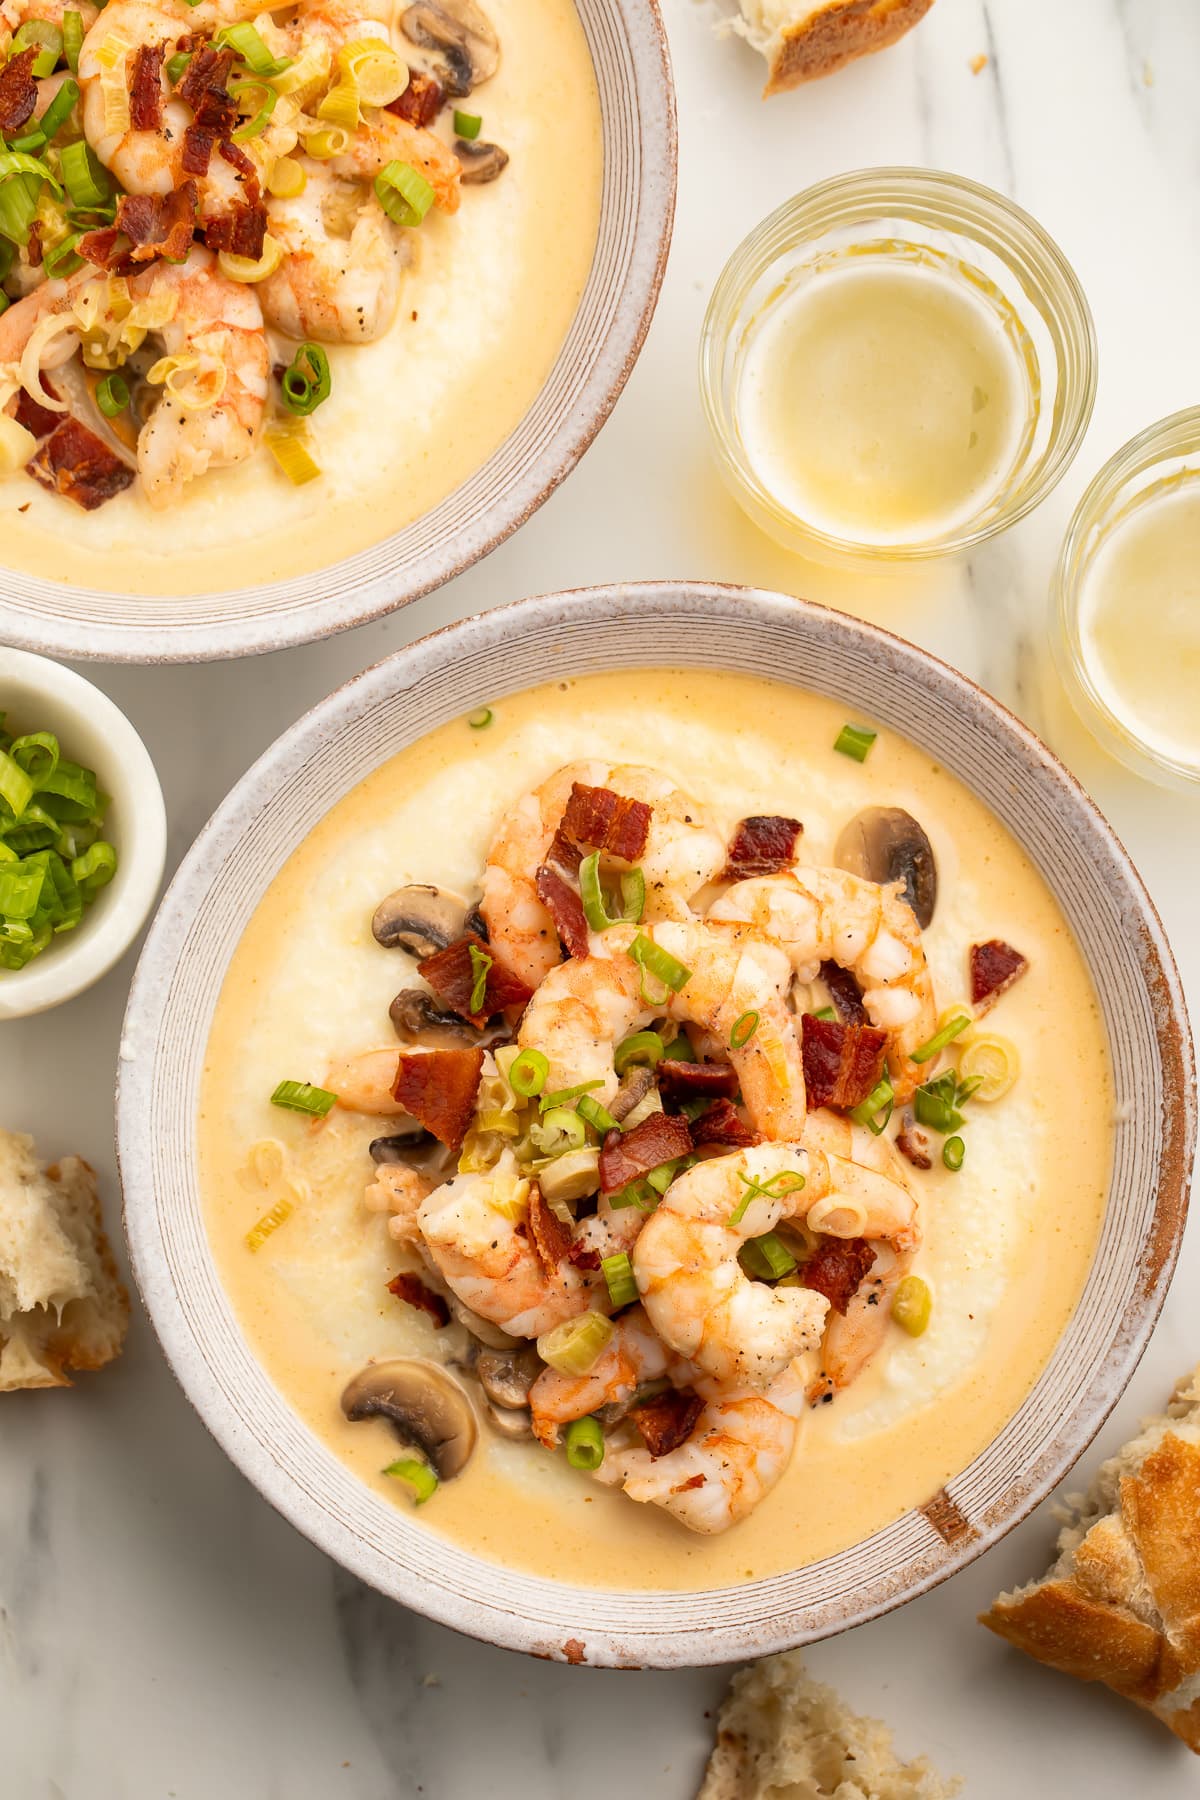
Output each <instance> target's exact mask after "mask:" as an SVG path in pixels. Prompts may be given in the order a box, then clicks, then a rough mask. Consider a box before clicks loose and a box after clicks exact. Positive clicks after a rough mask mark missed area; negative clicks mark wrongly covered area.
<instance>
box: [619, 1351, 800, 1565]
mask: <svg viewBox="0 0 1200 1800" xmlns="http://www.w3.org/2000/svg"><path fill="white" fill-rule="evenodd" d="M701 1391H702V1392H705V1393H706V1399H707V1404H706V1405H705V1408H704V1411H703V1412H702V1413H701V1414H700V1417H699V1419H698V1420H697V1422H696V1427H695V1430H694V1431H693V1432H692V1435H691V1437H689V1438H688V1440H687V1442H686V1443H684V1444H681V1445H680V1446H679V1448H678V1449H677V1450H669V1451H668V1452H667V1454H666V1455H665V1456H658V1457H654V1456H651V1454H650V1452H649V1450H646V1449H644V1448H642V1447H641V1445H639V1444H634V1443H631V1442H626V1443H625V1444H621V1443H620V1442H619V1441H618V1442H614V1441H613V1439H612V1438H610V1439H609V1442H608V1444H607V1445H606V1447H605V1455H604V1461H603V1462H602V1463H601V1465H600V1467H599V1468H598V1469H597V1470H596V1479H597V1481H602V1482H604V1483H605V1484H606V1485H607V1486H609V1487H621V1488H623V1489H624V1491H625V1493H626V1494H627V1495H628V1496H629V1498H630V1499H631V1500H638V1501H641V1502H643V1503H647V1504H649V1505H651V1506H661V1507H663V1508H664V1510H665V1511H667V1512H669V1513H672V1514H673V1515H674V1517H675V1518H677V1519H678V1520H679V1521H680V1523H681V1524H683V1525H686V1526H687V1527H688V1529H689V1530H690V1531H699V1532H704V1533H706V1534H707V1535H710V1536H711V1535H712V1534H713V1533H714V1532H718V1531H727V1530H728V1529H729V1527H730V1526H731V1525H736V1524H737V1523H738V1521H739V1520H740V1519H744V1518H746V1516H747V1515H748V1514H749V1513H751V1512H753V1511H754V1508H755V1507H756V1506H757V1505H758V1503H759V1501H760V1500H762V1499H763V1497H764V1496H765V1495H766V1494H768V1493H769V1492H770V1491H771V1489H772V1488H773V1487H774V1486H775V1483H776V1482H777V1481H778V1480H779V1478H780V1476H781V1475H782V1474H783V1472H784V1470H785V1469H786V1468H787V1466H788V1463H789V1461H790V1460H791V1455H792V1450H793V1447H794V1445H795V1442H796V1418H797V1415H798V1414H799V1412H800V1411H801V1409H802V1407H803V1404H804V1387H803V1382H802V1379H801V1377H800V1374H799V1371H798V1370H795V1369H792V1368H789V1369H787V1370H785V1372H784V1373H783V1374H781V1375H779V1376H778V1377H777V1378H776V1379H775V1381H774V1382H772V1384H771V1386H770V1387H769V1388H768V1389H767V1391H766V1392H765V1393H754V1392H752V1391H751V1390H749V1389H744V1388H743V1389H735V1390H733V1391H729V1390H724V1389H721V1388H718V1387H713V1386H711V1385H710V1384H703V1383H702V1384H701ZM620 1435H621V1434H620V1433H618V1438H619V1436H620Z"/></svg>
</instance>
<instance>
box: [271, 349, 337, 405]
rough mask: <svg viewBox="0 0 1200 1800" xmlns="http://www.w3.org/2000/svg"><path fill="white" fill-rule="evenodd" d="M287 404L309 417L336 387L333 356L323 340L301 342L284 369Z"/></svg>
mask: <svg viewBox="0 0 1200 1800" xmlns="http://www.w3.org/2000/svg"><path fill="white" fill-rule="evenodd" d="M281 386H282V388H283V404H284V405H285V406H286V407H287V409H288V411H289V412H293V413H296V414H297V415H298V417H300V418H302V419H305V418H307V417H308V415H309V413H312V412H315V411H316V409H317V407H318V406H320V405H321V403H322V401H324V400H328V398H329V396H330V393H331V392H332V390H333V377H332V376H331V374H330V372H329V358H328V356H327V355H326V353H325V351H324V350H322V348H321V346H320V344H301V346H300V348H299V349H298V350H297V352H296V354H295V356H294V357H293V358H292V360H291V362H290V363H289V364H288V366H287V368H286V369H285V370H284V371H283V379H282V382H281Z"/></svg>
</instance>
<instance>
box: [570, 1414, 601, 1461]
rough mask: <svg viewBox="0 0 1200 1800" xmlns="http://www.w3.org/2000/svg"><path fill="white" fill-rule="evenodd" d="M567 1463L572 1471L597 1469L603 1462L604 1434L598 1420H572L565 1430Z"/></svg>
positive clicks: (589, 1415) (588, 1417) (589, 1417)
mask: <svg viewBox="0 0 1200 1800" xmlns="http://www.w3.org/2000/svg"><path fill="white" fill-rule="evenodd" d="M565 1441H566V1446H567V1461H568V1462H569V1463H570V1465H571V1467H572V1468H573V1469H598V1468H599V1467H600V1464H601V1463H602V1462H603V1461H604V1433H603V1432H602V1431H601V1429H600V1423H599V1420H597V1419H593V1418H592V1416H591V1414H590V1413H589V1414H588V1416H587V1418H586V1419H572V1420H571V1423H570V1424H569V1425H568V1426H567V1430H566V1439H565Z"/></svg>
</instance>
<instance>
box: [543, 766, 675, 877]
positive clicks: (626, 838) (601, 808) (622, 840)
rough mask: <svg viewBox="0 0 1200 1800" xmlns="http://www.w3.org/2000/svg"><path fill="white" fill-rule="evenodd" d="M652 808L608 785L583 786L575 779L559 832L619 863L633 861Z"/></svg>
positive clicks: (643, 842)
mask: <svg viewBox="0 0 1200 1800" xmlns="http://www.w3.org/2000/svg"><path fill="white" fill-rule="evenodd" d="M653 816H654V809H653V807H651V806H647V804H646V802H645V801H644V800H627V799H626V798H625V796H624V795H623V794H614V793H613V791H612V789H611V788H597V787H585V786H584V784H583V783H582V782H581V781H577V782H576V783H575V784H574V786H573V787H572V789H571V798H570V799H569V800H568V801H567V807H566V811H565V812H564V813H563V816H562V823H561V825H560V826H559V828H558V829H559V835H560V836H562V837H565V838H567V839H568V840H569V841H570V842H571V843H572V844H576V845H580V844H587V845H588V846H589V847H590V848H591V849H593V850H603V851H605V852H606V853H607V854H608V855H609V856H619V857H620V859H621V861H622V862H630V863H631V862H636V861H637V859H638V857H639V856H640V855H641V854H642V852H643V850H644V849H645V848H646V840H647V839H648V838H649V836H650V820H651V819H652V818H653Z"/></svg>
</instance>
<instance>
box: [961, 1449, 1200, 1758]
mask: <svg viewBox="0 0 1200 1800" xmlns="http://www.w3.org/2000/svg"><path fill="white" fill-rule="evenodd" d="M1197 1424H1200V1419H1197V1418H1196V1417H1195V1415H1194V1414H1193V1415H1191V1416H1189V1417H1188V1419H1187V1422H1186V1423H1185V1424H1183V1425H1182V1426H1180V1427H1179V1428H1176V1427H1177V1426H1178V1421H1177V1420H1173V1419H1170V1418H1167V1419H1163V1420H1161V1421H1159V1422H1158V1424H1157V1425H1156V1426H1154V1427H1152V1428H1151V1430H1150V1432H1149V1433H1148V1435H1147V1438H1145V1439H1143V1440H1139V1442H1138V1444H1137V1445H1135V1446H1131V1447H1129V1448H1128V1449H1127V1450H1126V1451H1125V1452H1123V1453H1122V1457H1121V1458H1120V1459H1118V1460H1119V1463H1120V1474H1119V1478H1118V1480H1117V1482H1116V1505H1115V1507H1114V1509H1113V1510H1112V1511H1111V1512H1108V1513H1106V1514H1104V1515H1103V1516H1102V1517H1101V1518H1098V1519H1096V1520H1095V1521H1094V1523H1091V1524H1090V1526H1089V1527H1088V1529H1087V1530H1086V1531H1085V1532H1084V1533H1083V1535H1082V1536H1081V1537H1080V1536H1079V1532H1078V1529H1076V1530H1072V1529H1071V1528H1070V1527H1068V1529H1067V1531H1066V1532H1065V1533H1064V1547H1063V1554H1062V1556H1061V1557H1060V1560H1059V1563H1058V1564H1057V1566H1056V1568H1055V1569H1054V1570H1052V1571H1051V1574H1050V1575H1049V1576H1048V1577H1047V1579H1046V1580H1044V1581H1039V1582H1034V1583H1033V1584H1032V1585H1031V1586H1029V1587H1027V1588H1022V1589H1020V1590H1019V1591H1018V1592H1016V1593H1013V1594H1001V1595H1000V1597H999V1598H998V1599H997V1600H996V1601H995V1603H994V1604H993V1605H992V1606H991V1607H990V1608H989V1610H988V1611H987V1612H986V1613H983V1614H981V1615H980V1617H981V1622H982V1623H983V1624H984V1625H986V1626H987V1627H988V1628H989V1630H991V1631H994V1632H996V1633H997V1634H998V1635H999V1636H1000V1637H1002V1638H1006V1639H1007V1640H1008V1642H1009V1643H1010V1644H1014V1645H1016V1647H1017V1648H1018V1649H1019V1650H1024V1651H1025V1653H1026V1654H1027V1655H1028V1656H1032V1657H1035V1658H1036V1659H1037V1660H1038V1661H1039V1662H1043V1663H1047V1664H1048V1665H1049V1666H1050V1667H1051V1668H1055V1669H1060V1670H1062V1671H1063V1673H1064V1674H1067V1675H1074V1676H1077V1677H1078V1678H1079V1679H1080V1680H1081V1681H1101V1682H1103V1683H1104V1684H1105V1686H1107V1687H1110V1688H1112V1689H1113V1691H1114V1692H1115V1693H1118V1694H1122V1695H1124V1697H1125V1698H1126V1699H1129V1700H1132V1701H1134V1702H1135V1703H1136V1704H1137V1705H1138V1706H1142V1707H1145V1708H1146V1710H1147V1711H1148V1712H1152V1713H1153V1714H1154V1715H1155V1717H1156V1718H1158V1719H1161V1720H1162V1722H1163V1724H1164V1725H1166V1726H1168V1727H1169V1729H1170V1730H1171V1731H1173V1732H1174V1733H1175V1735H1176V1737H1178V1738H1181V1739H1182V1740H1183V1742H1184V1743H1185V1744H1187V1745H1188V1747H1189V1748H1190V1749H1191V1750H1194V1751H1196V1752H1197V1753H1198V1754H1200V1441H1197V1439H1196V1437H1195V1436H1194V1435H1191V1434H1193V1433H1194V1432H1195V1430H1196V1425H1197ZM1184 1431H1186V1432H1188V1433H1189V1435H1187V1436H1184V1435H1182V1432H1184ZM1077 1537H1078V1538H1079V1541H1078V1542H1075V1541H1074V1540H1075V1538H1077ZM1193 1696H1195V1697H1193Z"/></svg>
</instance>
